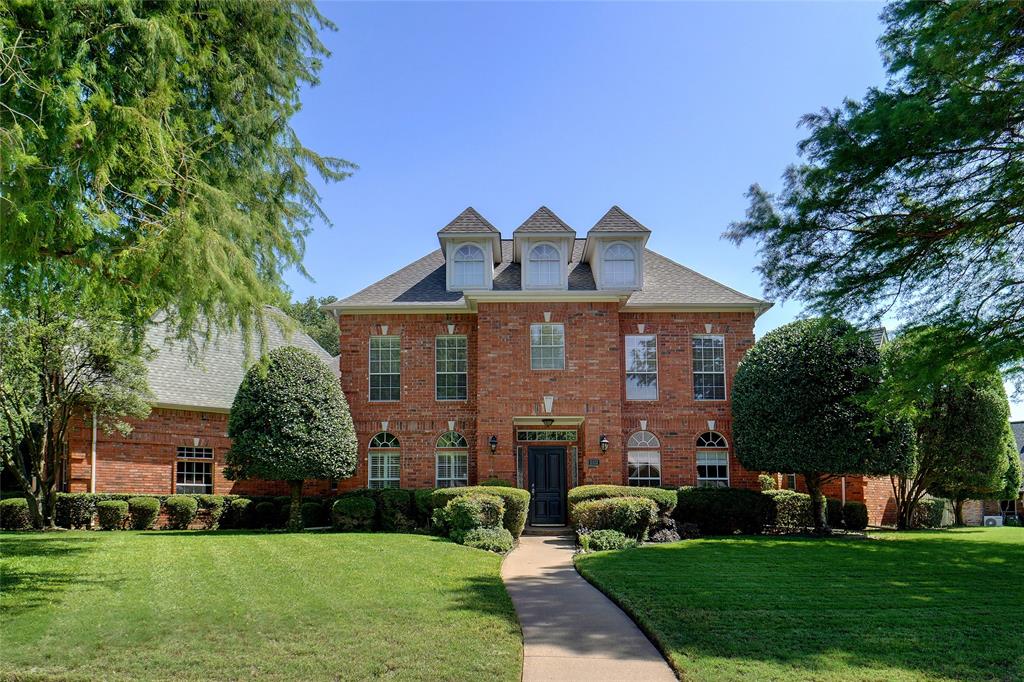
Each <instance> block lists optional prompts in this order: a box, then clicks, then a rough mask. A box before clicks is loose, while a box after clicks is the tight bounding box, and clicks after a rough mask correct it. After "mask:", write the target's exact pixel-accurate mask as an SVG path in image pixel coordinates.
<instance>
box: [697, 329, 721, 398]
mask: <svg viewBox="0 0 1024 682" xmlns="http://www.w3.org/2000/svg"><path fill="white" fill-rule="evenodd" d="M692 339H721V340H722V372H721V374H722V397H721V398H698V397H697V382H696V381H694V379H695V378H696V376H697V374H718V372H697V368H696V367H694V366H693V341H692ZM725 351H726V348H725V335H724V334H694V335H693V336H692V337H691V341H690V392H691V394H692V395H693V399H694V400H696V401H698V402H702V403H722V402H725V401H727V400H728V399H729V372H728V369H729V367H728V364H727V362H728V360H727V356H726V352H725Z"/></svg>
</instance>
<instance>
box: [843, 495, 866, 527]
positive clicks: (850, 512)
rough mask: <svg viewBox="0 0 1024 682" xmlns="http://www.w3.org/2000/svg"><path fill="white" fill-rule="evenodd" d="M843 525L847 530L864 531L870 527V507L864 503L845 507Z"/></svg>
mask: <svg viewBox="0 0 1024 682" xmlns="http://www.w3.org/2000/svg"><path fill="white" fill-rule="evenodd" d="M843 525H844V526H846V530H864V529H865V528H867V527H868V506H867V505H866V504H864V503H863V502H852V501H851V502H847V503H846V504H844V505H843Z"/></svg>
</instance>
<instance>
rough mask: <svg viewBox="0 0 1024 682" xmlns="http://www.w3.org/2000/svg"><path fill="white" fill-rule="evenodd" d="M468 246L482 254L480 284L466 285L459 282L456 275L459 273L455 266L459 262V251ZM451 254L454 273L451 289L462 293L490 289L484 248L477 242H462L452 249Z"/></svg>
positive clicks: (451, 279) (452, 274)
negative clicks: (463, 291)
mask: <svg viewBox="0 0 1024 682" xmlns="http://www.w3.org/2000/svg"><path fill="white" fill-rule="evenodd" d="M467 246H468V247H470V248H472V249H476V250H477V251H479V252H480V281H479V282H475V283H470V284H465V283H459V282H457V281H456V274H455V273H456V272H457V271H458V268H457V267H455V264H456V263H457V262H458V253H459V251H460V250H461V249H463V248H465V247H467ZM451 254H452V273H451V278H450V285H451V286H450V288H451V289H455V290H457V291H462V290H466V289H489V288H490V287H489V286H488V282H487V254H486V253H485V252H484V248H483V247H482V246H480V245H479V244H477V243H475V242H462V243H460V244H455V245H454V247H453V248H452V251H451Z"/></svg>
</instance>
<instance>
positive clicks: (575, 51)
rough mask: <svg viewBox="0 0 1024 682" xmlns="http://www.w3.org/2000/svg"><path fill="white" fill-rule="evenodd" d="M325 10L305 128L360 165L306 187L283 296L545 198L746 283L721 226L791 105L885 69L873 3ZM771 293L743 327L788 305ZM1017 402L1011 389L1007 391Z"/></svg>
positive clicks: (790, 123)
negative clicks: (309, 210) (622, 223)
mask: <svg viewBox="0 0 1024 682" xmlns="http://www.w3.org/2000/svg"><path fill="white" fill-rule="evenodd" d="M321 10H322V11H323V12H324V14H325V15H327V16H328V17H329V18H330V19H331V20H332V21H333V22H334V23H335V24H337V26H338V31H336V32H326V31H325V32H324V34H323V40H324V41H325V43H326V44H327V45H328V47H329V48H330V49H331V51H332V53H333V54H332V56H331V57H330V58H329V59H328V60H327V61H326V63H325V65H324V69H323V71H322V73H321V80H322V83H321V84H320V85H319V86H317V87H315V88H311V89H309V90H307V91H306V92H305V93H304V95H303V111H302V112H301V113H300V114H299V115H298V117H297V118H296V121H295V125H296V128H297V130H298V132H299V134H300V136H301V138H302V139H303V140H304V142H305V143H306V144H307V145H309V146H311V147H313V148H314V149H316V150H317V151H319V152H320V153H322V154H329V155H334V156H340V157H342V158H345V159H348V160H350V161H353V162H355V163H357V164H359V166H360V168H359V170H358V171H357V172H356V174H355V175H354V176H353V177H352V178H350V179H348V180H346V181H344V182H342V183H339V184H334V185H330V186H327V187H324V188H323V189H322V194H323V202H322V205H323V207H324V210H325V211H326V213H327V215H329V216H330V218H331V221H332V222H333V227H330V228H329V227H327V226H325V225H318V226H317V227H316V229H315V230H314V232H313V234H312V235H311V236H310V238H309V240H308V243H307V253H306V258H305V265H306V269H307V270H308V272H309V274H310V275H311V276H312V277H313V281H310V280H308V279H305V278H303V277H302V276H300V275H299V274H298V273H291V274H290V275H289V276H288V277H287V281H288V284H289V286H291V288H292V290H293V292H294V294H295V296H296V297H299V298H305V297H307V296H309V295H316V296H326V295H334V296H338V297H344V296H347V295H349V294H351V293H354V292H355V291H357V290H359V289H361V288H363V287H364V286H367V285H369V284H371V283H373V282H374V281H376V280H377V279H380V278H381V277H382V276H384V275H386V274H388V273H391V272H393V271H394V270H397V269H398V268H400V267H402V266H404V265H406V264H407V263H409V262H411V261H412V260H415V259H417V258H419V257H421V256H423V255H424V254H426V253H427V252H429V251H431V250H433V249H435V248H437V237H436V232H437V230H439V229H440V228H441V227H443V226H444V225H445V224H447V223H448V221H450V220H451V219H452V218H454V217H455V216H456V215H457V214H458V213H459V212H460V211H462V209H464V208H465V207H466V206H473V207H474V208H476V209H477V210H478V211H480V213H481V214H483V215H484V217H486V218H487V219H488V220H490V221H491V223H493V224H494V225H495V226H496V227H497V228H498V229H500V230H501V231H502V233H503V235H504V236H506V237H507V236H510V235H511V232H512V230H514V229H515V228H516V227H517V226H518V225H519V224H520V223H521V222H522V221H523V220H524V219H525V218H526V217H527V216H528V215H530V213H532V212H533V211H534V210H535V209H536V208H537V207H538V206H540V205H542V204H543V205H547V206H548V207H549V208H551V209H552V210H553V211H555V213H557V214H558V215H559V216H561V217H562V219H563V220H565V221H566V222H567V223H569V224H570V225H571V226H572V227H573V228H574V229H575V230H576V232H577V233H578V234H581V235H582V234H584V233H585V232H586V231H587V229H589V228H590V227H591V226H592V225H593V224H594V222H595V221H596V220H597V219H598V218H600V217H601V215H603V214H604V212H605V211H606V210H607V209H608V207H609V206H611V205H612V204H618V205H620V206H621V207H622V208H623V209H624V210H625V211H626V212H628V213H630V214H631V215H633V216H634V217H635V218H636V219H637V220H639V221H640V222H642V223H643V224H645V225H646V226H647V227H649V228H650V229H651V230H652V235H651V239H650V242H649V243H648V246H649V247H650V248H652V249H654V250H656V251H659V252H661V253H663V254H665V255H666V256H668V257H670V258H672V259H674V260H677V261H679V262H681V263H683V264H685V265H688V266H689V267H692V268H694V269H696V270H698V271H700V272H703V273H705V274H707V275H709V276H711V277H713V278H715V279H717V280H719V281H721V282H724V283H726V284H728V285H729V286H732V287H733V288H736V289H739V290H741V291H743V292H745V293H748V294H751V295H755V296H761V295H762V290H761V282H760V279H759V277H758V275H757V274H756V273H754V271H753V268H754V266H755V265H756V263H757V254H756V252H755V249H754V247H753V246H752V245H745V246H743V247H742V248H737V247H736V246H734V245H733V244H731V243H729V242H726V241H724V240H723V239H721V233H722V231H723V230H724V229H726V227H727V226H728V224H729V223H730V222H731V221H733V220H737V219H740V218H742V217H743V214H744V210H745V209H746V206H747V202H746V199H745V198H744V196H743V195H744V192H745V191H746V190H747V188H748V187H749V185H750V184H751V183H752V182H759V183H761V184H762V185H764V186H765V187H768V188H769V189H775V188H778V187H779V186H780V184H781V183H780V176H781V173H782V172H783V170H784V169H785V167H786V165H787V164H789V163H791V162H793V161H795V160H796V143H797V141H799V140H800V139H801V138H802V136H803V131H802V129H800V128H799V127H798V126H797V123H798V120H799V118H800V116H801V115H802V114H804V113H807V112H811V111H816V110H818V109H820V108H821V107H823V106H835V105H837V104H839V103H841V102H842V100H843V98H844V97H853V98H859V97H860V96H862V95H863V93H864V91H865V89H866V88H867V87H868V86H869V85H878V84H881V83H882V82H883V80H884V71H883V69H882V64H881V59H880V58H879V55H878V49H877V47H876V44H875V41H876V39H877V38H878V36H879V34H880V32H881V24H880V23H879V21H878V14H879V12H880V10H881V5H880V4H875V3H869V2H856V3H831V2H829V3H824V2H822V3H767V2H758V3H739V2H723V3H678V4H667V3H651V4H637V3H602V4H598V3H392V2H381V3H340V2H334V3H325V4H323V5H321ZM801 309H802V308H801V306H800V304H799V303H798V302H787V303H786V304H779V303H777V304H776V306H775V308H773V309H772V310H770V311H769V312H768V313H766V314H765V315H763V316H762V317H761V318H760V319H759V321H758V325H757V333H758V334H759V335H761V334H764V333H765V332H766V331H768V330H771V329H773V328H774V327H777V326H778V325H780V324H785V323H786V322H789V321H790V320H792V319H793V318H794V317H795V316H797V315H798V314H799V313H800V312H801ZM1014 408H1015V417H1017V418H1024V404H1021V403H1017V404H1015V405H1014Z"/></svg>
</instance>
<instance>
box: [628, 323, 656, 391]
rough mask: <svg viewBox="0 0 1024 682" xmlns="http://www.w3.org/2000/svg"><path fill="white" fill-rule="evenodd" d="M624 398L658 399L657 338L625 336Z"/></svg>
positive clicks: (651, 336)
mask: <svg viewBox="0 0 1024 682" xmlns="http://www.w3.org/2000/svg"><path fill="white" fill-rule="evenodd" d="M626 399H627V400H657V399H658V338H657V337H656V336H655V335H654V334H643V335H627V336H626Z"/></svg>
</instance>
